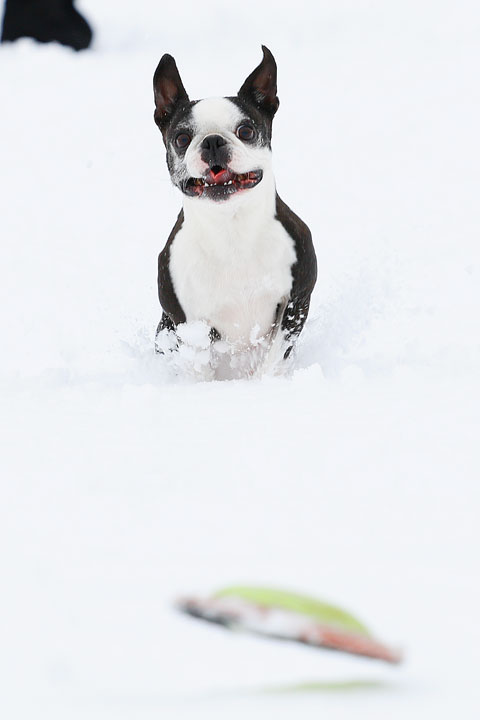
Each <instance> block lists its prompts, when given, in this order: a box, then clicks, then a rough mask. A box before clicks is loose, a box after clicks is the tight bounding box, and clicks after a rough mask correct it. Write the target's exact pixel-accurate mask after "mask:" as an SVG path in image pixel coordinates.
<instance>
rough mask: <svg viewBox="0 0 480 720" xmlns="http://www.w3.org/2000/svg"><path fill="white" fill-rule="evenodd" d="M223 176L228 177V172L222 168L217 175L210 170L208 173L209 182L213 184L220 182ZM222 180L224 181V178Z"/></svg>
mask: <svg viewBox="0 0 480 720" xmlns="http://www.w3.org/2000/svg"><path fill="white" fill-rule="evenodd" d="M224 175H228V171H227V170H225V169H224V168H222V169H221V170H219V172H218V173H214V172H213V170H210V173H209V176H210V180H211V182H214V183H219V182H222V178H223V176H224ZM224 180H226V178H224Z"/></svg>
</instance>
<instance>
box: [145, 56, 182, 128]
mask: <svg viewBox="0 0 480 720" xmlns="http://www.w3.org/2000/svg"><path fill="white" fill-rule="evenodd" d="M153 92H154V95H155V114H154V118H155V122H156V123H157V125H158V127H159V128H160V129H161V130H163V128H164V127H165V125H166V124H167V123H168V121H169V120H170V118H171V117H172V115H173V113H174V112H175V110H176V109H177V107H178V105H179V104H180V103H182V104H187V103H188V102H189V99H188V95H187V93H186V91H185V88H184V87H183V83H182V80H181V77H180V74H179V72H178V69H177V66H176V64H175V60H174V59H173V57H172V56H171V55H164V56H163V57H162V59H161V60H160V62H159V63H158V67H157V69H156V70H155V75H154V76H153Z"/></svg>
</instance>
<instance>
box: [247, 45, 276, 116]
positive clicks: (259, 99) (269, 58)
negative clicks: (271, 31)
mask: <svg viewBox="0 0 480 720" xmlns="http://www.w3.org/2000/svg"><path fill="white" fill-rule="evenodd" d="M262 50H263V59H262V62H261V63H260V65H259V66H258V67H256V68H255V70H254V71H253V72H252V73H250V75H249V76H248V77H247V79H246V80H245V82H244V83H243V85H242V87H241V88H240V90H239V91H238V97H239V98H242V99H244V100H247V101H248V102H250V103H253V104H254V105H255V107H258V108H259V109H260V110H262V111H263V112H265V113H267V115H269V116H270V117H272V118H273V116H274V115H275V113H276V112H277V110H278V106H279V104H280V101H279V99H278V97H277V63H276V62H275V58H274V57H273V55H272V53H271V52H270V50H269V49H268V48H267V47H265V45H262Z"/></svg>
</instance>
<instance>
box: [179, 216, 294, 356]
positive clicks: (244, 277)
mask: <svg viewBox="0 0 480 720" xmlns="http://www.w3.org/2000/svg"><path fill="white" fill-rule="evenodd" d="M295 259H296V256H295V251H294V244H293V241H292V239H291V237H290V236H289V235H288V233H287V232H286V231H285V230H284V228H283V226H282V225H281V223H280V222H279V221H278V220H276V219H275V218H274V217H273V216H271V217H269V218H265V219H264V220H263V221H261V222H259V219H258V218H254V217H252V216H251V215H250V217H246V216H245V217H232V218H229V217H226V218H220V219H219V218H218V216H217V217H215V215H214V214H213V213H212V215H211V217H210V218H209V221H208V222H196V221H194V220H190V219H188V218H186V220H185V222H184V225H183V226H182V228H181V230H180V231H179V232H178V233H177V235H176V237H175V239H174V241H173V243H172V246H171V250H170V274H171V277H172V281H173V286H174V288H175V293H176V295H177V298H178V300H179V302H180V304H181V306H182V308H183V310H184V312H185V315H186V318H187V322H193V321H196V320H203V321H205V322H207V323H208V324H209V325H211V326H212V327H214V328H215V329H216V330H217V331H218V332H219V333H220V335H221V336H222V338H224V339H226V340H228V341H230V342H233V343H240V344H247V345H248V344H249V343H252V342H254V341H255V340H256V339H258V338H260V337H263V336H265V335H267V334H268V333H269V331H270V329H271V327H272V323H273V321H274V319H275V311H276V308H277V306H278V304H279V303H281V302H282V300H284V299H285V298H287V297H288V295H289V293H290V289H291V285H292V273H291V268H292V265H293V263H294V262H295Z"/></svg>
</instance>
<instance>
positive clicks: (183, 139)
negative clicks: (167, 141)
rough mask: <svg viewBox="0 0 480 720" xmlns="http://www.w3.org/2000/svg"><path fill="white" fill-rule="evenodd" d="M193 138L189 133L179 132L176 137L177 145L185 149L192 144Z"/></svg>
mask: <svg viewBox="0 0 480 720" xmlns="http://www.w3.org/2000/svg"><path fill="white" fill-rule="evenodd" d="M191 141H192V138H191V137H190V135H187V133H179V134H178V135H177V137H176V138H175V145H176V146H177V147H178V148H180V149H181V150H185V148H186V147H188V146H189V145H190V143H191Z"/></svg>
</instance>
